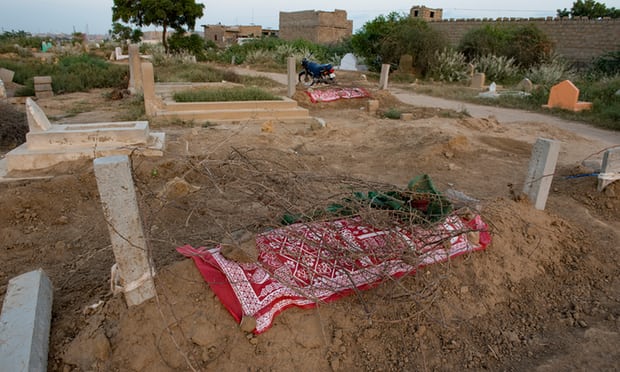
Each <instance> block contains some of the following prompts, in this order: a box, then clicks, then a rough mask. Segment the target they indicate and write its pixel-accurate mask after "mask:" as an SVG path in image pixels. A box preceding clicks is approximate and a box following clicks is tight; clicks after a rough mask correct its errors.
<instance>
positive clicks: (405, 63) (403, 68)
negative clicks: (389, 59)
mask: <svg viewBox="0 0 620 372" xmlns="http://www.w3.org/2000/svg"><path fill="white" fill-rule="evenodd" d="M398 69H399V70H400V72H403V73H405V74H411V73H413V56H412V55H411V54H403V55H402V56H400V61H399V63H398Z"/></svg>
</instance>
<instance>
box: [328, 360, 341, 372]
mask: <svg viewBox="0 0 620 372" xmlns="http://www.w3.org/2000/svg"><path fill="white" fill-rule="evenodd" d="M330 364H331V366H332V369H333V370H334V371H338V370H339V369H340V361H339V360H338V359H334V360H332V361H331V362H330Z"/></svg>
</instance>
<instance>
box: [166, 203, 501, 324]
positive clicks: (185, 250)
mask: <svg viewBox="0 0 620 372" xmlns="http://www.w3.org/2000/svg"><path fill="white" fill-rule="evenodd" d="M470 231H477V232H479V235H478V236H479V239H475V240H477V241H476V242H474V241H471V240H470V239H468V234H467V233H468V232H470ZM490 242H491V236H490V234H489V232H488V227H487V225H486V224H485V223H484V222H483V221H482V219H481V218H480V216H475V218H473V219H472V220H470V221H465V220H462V219H461V218H459V217H458V216H456V215H450V216H448V217H447V218H446V219H445V220H444V221H443V222H442V223H440V224H437V225H435V226H434V227H433V228H422V227H419V226H413V227H410V228H404V227H399V226H394V227H393V228H390V229H387V230H382V229H378V228H375V227H373V226H370V225H368V224H365V223H363V222H362V221H361V219H360V218H359V217H352V218H345V219H339V220H336V221H329V222H312V223H300V224H295V225H291V226H287V227H282V228H278V229H275V230H271V231H268V232H265V233H261V234H258V235H257V236H256V248H257V250H258V253H259V256H258V261H257V262H256V263H237V262H234V261H230V260H227V259H226V258H224V256H222V255H221V254H220V253H219V246H218V247H216V248H213V249H207V248H204V247H202V248H193V247H191V246H189V245H186V246H183V247H179V248H177V250H178V251H179V252H180V253H181V254H183V255H185V256H187V257H191V258H192V259H193V260H194V262H195V263H196V266H197V268H198V270H199V271H200V273H201V274H202V276H203V278H204V279H205V281H206V282H207V283H208V284H209V286H210V287H211V289H212V290H213V291H214V292H215V294H216V295H217V296H218V298H219V299H220V301H221V302H222V304H223V305H224V306H225V307H226V309H228V311H229V312H230V313H231V314H232V316H233V317H234V318H235V320H236V321H237V322H240V321H241V318H242V317H243V316H245V315H250V316H253V317H254V318H255V319H256V324H257V325H256V329H255V331H254V333H256V334H258V333H262V332H264V331H266V330H267V329H269V327H270V326H271V324H272V322H273V319H274V317H275V316H276V315H277V314H279V313H280V312H281V311H283V310H285V309H286V308H288V307H291V306H298V307H301V308H312V307H314V306H316V304H317V303H319V302H329V301H333V300H336V299H338V298H341V297H343V296H346V295H348V294H350V293H352V292H353V291H355V290H364V289H368V288H371V287H373V286H376V285H378V284H379V283H381V282H382V281H384V280H385V279H387V278H388V277H400V276H403V275H406V274H413V273H415V271H416V269H417V268H419V267H423V266H426V265H430V264H433V263H437V262H442V261H445V260H448V259H450V258H452V257H455V256H458V255H461V254H464V253H468V252H472V251H477V250H481V249H484V248H486V246H487V245H488V244H489V243H490ZM404 253H406V254H407V256H408V257H411V256H412V255H414V257H416V260H415V262H416V263H415V264H414V265H410V264H407V263H405V262H404V261H402V260H401V257H402V256H403V254H404ZM408 262H411V261H410V260H408Z"/></svg>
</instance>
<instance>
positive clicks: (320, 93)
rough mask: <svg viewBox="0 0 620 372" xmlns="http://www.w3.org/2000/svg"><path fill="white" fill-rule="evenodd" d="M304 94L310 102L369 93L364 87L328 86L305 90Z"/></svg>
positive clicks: (368, 95)
mask: <svg viewBox="0 0 620 372" xmlns="http://www.w3.org/2000/svg"><path fill="white" fill-rule="evenodd" d="M306 94H307V95H308V96H309V97H310V101H312V103H317V102H331V101H337V100H339V99H350V98H364V97H370V93H368V91H367V90H366V89H364V88H358V87H353V88H328V89H314V90H307V91H306Z"/></svg>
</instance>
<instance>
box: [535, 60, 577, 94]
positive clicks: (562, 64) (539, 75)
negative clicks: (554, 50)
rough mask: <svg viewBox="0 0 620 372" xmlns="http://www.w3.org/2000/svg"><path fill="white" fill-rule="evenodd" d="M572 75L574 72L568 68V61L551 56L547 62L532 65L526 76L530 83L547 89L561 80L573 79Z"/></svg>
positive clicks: (573, 75)
mask: <svg viewBox="0 0 620 372" xmlns="http://www.w3.org/2000/svg"><path fill="white" fill-rule="evenodd" d="M574 77H575V74H574V72H573V71H572V70H571V69H570V65H569V64H568V62H566V61H565V60H563V59H562V58H560V57H559V56H555V57H553V58H552V59H551V60H550V61H549V62H545V63H542V64H540V65H537V66H533V67H531V68H530V69H529V71H528V78H529V79H530V80H531V81H532V83H534V84H538V85H541V86H543V87H545V88H547V89H549V88H551V87H552V86H553V85H555V84H557V83H558V82H560V81H562V80H566V79H574Z"/></svg>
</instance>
